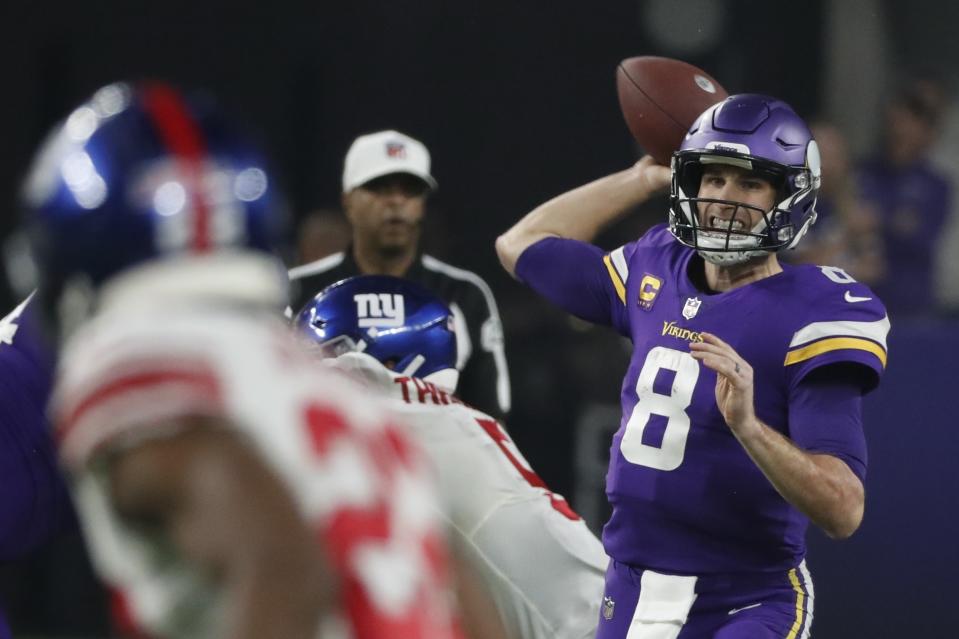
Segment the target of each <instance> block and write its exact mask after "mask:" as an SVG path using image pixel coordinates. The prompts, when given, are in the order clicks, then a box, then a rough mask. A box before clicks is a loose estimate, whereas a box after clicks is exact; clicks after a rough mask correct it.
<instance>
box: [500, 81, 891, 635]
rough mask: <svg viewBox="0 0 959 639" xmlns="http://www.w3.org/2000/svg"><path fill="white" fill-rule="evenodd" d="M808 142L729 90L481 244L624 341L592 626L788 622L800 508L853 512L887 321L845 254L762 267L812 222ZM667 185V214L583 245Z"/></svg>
mask: <svg viewBox="0 0 959 639" xmlns="http://www.w3.org/2000/svg"><path fill="white" fill-rule="evenodd" d="M820 181H821V170H820V158H819V151H818V147H817V145H816V142H815V140H813V138H812V135H811V134H810V133H809V129H808V128H807V126H806V124H805V123H804V122H803V121H802V119H800V118H799V117H798V116H797V115H796V114H795V112H794V111H793V110H792V109H791V108H790V107H789V106H788V105H787V104H785V103H783V102H782V101H779V100H776V99H774V98H770V97H767V96H760V95H751V94H745V95H736V96H731V97H729V98H727V99H726V100H725V101H723V102H721V103H719V104H717V105H715V106H714V107H711V108H710V109H708V110H707V111H706V112H704V113H703V114H702V115H701V116H700V117H699V118H698V119H697V121H696V123H695V124H694V125H693V126H692V128H691V129H690V131H689V133H688V134H687V136H686V138H685V140H684V141H683V144H682V146H681V148H680V150H679V151H678V152H677V153H675V154H674V156H673V159H672V167H671V168H666V167H662V166H657V165H655V164H654V163H653V161H652V158H649V157H646V158H643V159H642V160H640V161H639V162H638V163H637V164H636V165H635V166H633V167H632V168H630V169H627V170H626V171H622V172H620V173H616V174H613V175H610V176H607V177H604V178H601V179H599V180H596V181H594V182H591V183H589V184H587V185H585V186H582V187H580V188H578V189H575V190H573V191H570V192H569V193H566V194H564V195H561V196H559V197H557V198H555V199H553V200H550V201H549V202H547V203H545V204H543V205H541V206H540V207H538V208H537V209H535V210H534V211H533V212H531V213H530V214H528V215H527V216H526V217H524V218H523V219H522V220H521V221H520V222H518V223H517V224H516V225H515V226H514V227H513V228H512V229H510V230H509V231H508V232H506V233H505V234H504V235H503V236H501V237H500V238H499V239H498V240H497V252H498V253H499V256H500V260H501V261H502V262H503V264H504V266H505V267H506V269H507V270H508V271H510V272H511V273H512V274H513V275H514V276H515V277H517V278H518V279H520V280H522V281H523V282H525V283H526V284H528V285H529V286H530V287H532V288H533V289H534V290H536V291H537V292H539V293H540V294H542V295H544V296H545V297H547V298H549V299H550V300H552V301H553V302H555V303H556V304H558V305H560V306H562V307H563V308H565V309H566V310H568V311H569V312H571V313H573V314H575V315H577V316H579V317H581V318H583V319H587V320H589V321H592V322H595V323H599V324H606V325H609V326H611V327H612V328H614V329H615V330H617V331H618V332H620V333H621V334H623V335H625V336H627V337H629V338H630V339H631V340H632V342H633V354H632V358H631V362H630V366H629V369H628V370H627V372H626V376H625V378H624V380H623V387H622V400H621V401H622V410H623V417H622V421H621V424H620V428H619V430H618V431H617V433H616V435H615V436H614V438H613V444H612V448H611V454H610V466H609V472H608V474H607V478H606V492H607V495H608V498H609V500H610V503H611V505H612V507H613V512H612V516H611V518H610V520H609V522H608V523H607V524H606V526H605V528H604V531H603V542H604V545H605V547H606V551H607V553H608V554H609V556H610V557H611V559H612V561H611V562H610V567H609V569H608V571H607V576H606V591H605V593H604V595H603V597H604V599H603V607H602V614H601V619H600V623H599V630H598V634H597V637H599V638H600V639H614V638H615V639H622V638H624V637H625V638H628V639H644V638H645V639H676V638H679V639H699V638H706V637H709V638H713V637H716V638H720V639H746V638H749V639H757V638H759V639H766V638H770V639H772V638H774V637H775V638H788V639H798V638H801V637H807V636H808V635H809V629H810V624H811V621H812V613H813V592H812V582H811V580H810V576H809V572H808V570H807V569H806V565H805V561H804V557H805V541H804V538H805V532H806V528H807V525H808V522H809V521H810V520H812V522H813V523H814V524H816V525H817V526H819V527H820V528H822V529H823V530H824V531H825V532H826V533H827V534H828V535H830V536H832V537H835V538H845V537H848V536H849V535H851V534H852V533H853V532H854V531H855V530H856V529H857V528H858V526H859V524H860V522H861V520H862V515H863V508H864V489H863V480H864V478H865V472H866V446H865V437H864V433H863V427H862V422H861V401H862V396H863V394H864V393H866V392H868V391H870V390H872V389H873V388H875V386H876V385H877V384H878V382H879V378H880V376H881V375H882V372H883V369H884V368H885V365H886V334H887V332H888V329H889V320H888V319H887V317H886V313H885V309H884V307H883V306H882V304H881V303H880V301H879V300H878V299H877V298H876V296H875V295H874V294H873V293H872V292H871V291H870V290H869V289H868V288H867V287H865V286H863V285H862V284H859V283H857V282H856V281H855V280H853V279H852V278H851V277H849V276H848V275H847V274H846V273H845V272H844V271H842V270H841V269H837V268H833V267H826V266H823V267H820V266H811V265H804V266H790V265H786V264H780V262H779V261H778V259H777V257H776V252H777V251H779V250H784V249H790V248H792V247H794V246H795V245H796V244H797V243H798V242H799V241H800V239H801V238H802V236H803V235H804V234H805V232H806V231H807V229H808V228H809V226H810V225H811V224H812V223H813V222H815V218H816V212H815V201H816V195H817V192H818V190H819V185H820ZM667 184H671V189H670V210H669V219H668V222H669V223H668V225H661V226H656V227H654V228H652V229H650V230H649V231H648V232H647V233H646V234H645V235H644V236H643V237H641V238H640V239H639V240H637V241H634V242H630V243H628V244H626V245H625V246H622V247H620V248H617V249H615V250H613V251H609V252H606V251H603V250H602V249H599V248H597V247H596V246H593V245H591V244H589V243H588V242H589V241H590V240H591V239H592V238H593V237H594V236H595V235H596V233H597V232H598V231H599V230H600V229H601V228H603V227H604V226H605V225H606V224H608V223H610V222H612V221H614V220H615V219H617V218H618V217H620V216H622V215H623V214H625V212H627V211H628V210H629V209H630V208H631V207H633V206H635V205H636V204H639V203H641V202H643V201H644V200H646V199H648V198H649V197H650V196H651V195H652V194H654V193H655V192H656V191H658V190H660V189H663V188H665V187H666V186H667Z"/></svg>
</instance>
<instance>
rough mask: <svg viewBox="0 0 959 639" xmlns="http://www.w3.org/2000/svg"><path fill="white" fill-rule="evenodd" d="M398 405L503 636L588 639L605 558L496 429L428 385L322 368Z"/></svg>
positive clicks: (368, 367) (344, 361)
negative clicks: (436, 479) (484, 588)
mask: <svg viewBox="0 0 959 639" xmlns="http://www.w3.org/2000/svg"><path fill="white" fill-rule="evenodd" d="M329 363H330V365H332V366H334V367H335V368H337V369H339V370H344V371H347V372H349V373H351V375H352V376H353V377H355V378H357V379H360V380H362V381H364V383H366V384H367V385H369V386H372V387H375V388H378V389H381V390H382V391H384V392H386V393H387V394H389V395H390V396H392V397H394V398H395V399H396V400H398V401H397V407H396V411H395V412H396V413H397V417H398V418H399V419H400V420H401V421H402V422H403V423H404V425H406V426H407V427H408V428H409V429H410V430H411V432H412V433H413V434H414V435H415V436H416V439H417V440H418V441H419V443H420V445H421V447H422V448H423V449H424V450H425V451H426V453H427V456H428V457H429V458H430V460H431V461H432V462H433V465H434V466H435V468H436V471H437V473H438V476H439V485H440V493H441V498H442V501H443V502H444V503H445V506H446V513H447V516H448V518H449V520H450V523H451V525H452V528H453V531H454V539H456V541H457V542H458V543H459V545H460V546H462V547H463V548H465V549H466V553H467V554H468V555H469V556H470V559H471V560H472V562H473V563H474V564H475V566H476V567H477V569H478V572H479V574H480V575H481V576H482V578H483V580H484V581H485V583H486V585H487V586H488V588H489V590H490V591H491V594H492V596H493V599H494V600H495V602H496V605H497V608H498V609H499V611H500V613H501V616H502V617H503V621H504V623H505V625H506V629H507V631H508V632H509V635H510V636H511V637H521V638H523V639H573V638H575V639H582V638H585V637H592V636H593V635H594V634H595V631H596V626H597V624H598V622H599V608H600V602H601V600H602V598H603V583H604V575H605V571H606V564H607V562H608V558H607V557H606V554H605V552H604V551H603V547H602V544H600V542H599V540H598V539H596V536H595V535H593V533H591V532H590V531H589V529H588V528H587V527H586V524H585V523H584V522H583V520H582V519H581V518H580V517H579V515H577V514H576V513H575V512H574V511H573V510H572V509H571V508H570V506H569V504H568V503H567V502H566V500H564V499H563V498H562V497H561V496H560V495H557V494H555V493H552V492H550V491H549V489H548V488H547V487H546V485H545V484H544V483H543V481H542V479H540V478H539V476H538V475H537V474H536V473H535V472H534V471H533V469H532V468H530V466H529V464H528V463H527V462H526V460H525V459H524V458H523V455H522V454H521V453H520V452H519V450H518V449H517V448H516V446H515V444H514V443H513V441H512V440H511V439H510V437H509V435H508V434H507V433H506V431H505V430H504V429H503V427H502V426H501V425H500V424H499V423H498V422H497V421H496V420H494V419H493V418H492V417H490V416H489V415H486V414H485V413H481V412H480V411H478V410H475V409H473V408H470V407H468V406H466V405H464V404H462V403H461V402H460V401H459V400H457V399H455V398H454V397H452V396H451V395H449V394H448V393H446V392H445V391H443V390H440V389H439V388H438V387H436V386H435V385H433V384H431V383H429V382H426V381H423V380H421V379H417V378H413V377H408V376H400V375H396V374H394V373H392V372H390V371H389V370H387V369H386V368H385V367H383V366H382V365H381V364H380V363H379V362H378V361H377V360H375V359H373V358H372V357H370V356H368V355H364V354H362V353H348V354H345V355H341V356H340V357H338V358H337V359H336V360H332V361H330V362H329Z"/></svg>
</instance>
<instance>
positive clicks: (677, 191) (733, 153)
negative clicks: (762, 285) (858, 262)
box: [669, 94, 822, 264]
mask: <svg viewBox="0 0 959 639" xmlns="http://www.w3.org/2000/svg"><path fill="white" fill-rule="evenodd" d="M706 164H730V165H733V166H738V167H741V168H744V169H748V170H750V171H754V172H755V173H756V174H757V175H758V176H760V177H762V178H764V179H766V180H768V181H769V182H771V183H772V184H773V185H774V186H775V187H776V188H777V197H776V203H775V204H774V206H773V207H772V209H770V210H768V211H761V213H762V219H761V221H760V222H759V223H758V224H757V225H756V226H755V227H753V228H736V229H734V228H733V227H734V223H733V220H734V219H736V215H735V214H734V215H733V218H731V219H730V220H729V223H728V224H725V223H723V224H722V225H721V227H718V228H713V227H710V226H708V222H707V225H705V226H704V224H703V221H702V220H700V219H699V207H698V205H699V204H700V203H709V202H717V203H722V204H729V205H733V206H735V207H737V208H736V209H734V211H736V212H738V211H739V210H740V209H743V208H754V207H748V206H747V205H744V204H742V203H739V202H729V201H724V200H716V199H706V198H699V197H698V193H699V185H700V180H701V179H702V175H703V166H704V165H706ZM672 172H673V180H672V188H671V191H670V207H669V229H670V231H671V232H672V234H673V235H674V236H675V237H676V239H677V240H679V241H680V242H681V243H683V244H685V245H686V246H689V247H692V248H694V249H696V250H698V251H699V253H700V255H702V256H703V258H705V259H706V260H709V261H710V262H713V263H716V264H735V263H738V262H743V261H745V260H748V259H750V258H752V257H757V256H761V255H764V254H766V253H769V252H773V251H778V250H780V249H788V248H793V247H794V246H795V245H796V244H797V243H798V242H799V240H800V239H801V238H802V236H803V235H804V234H805V233H806V231H807V230H808V228H809V227H810V226H811V225H812V224H813V223H814V222H815V221H816V210H815V205H816V196H817V194H818V192H819V185H820V182H821V179H822V178H821V173H822V171H821V162H820V158H819V147H818V146H817V145H816V141H815V140H814V139H813V137H812V133H810V132H809V128H808V127H807V126H806V123H805V122H803V120H802V119H801V118H800V117H799V116H798V115H796V113H795V111H793V109H792V108H791V107H790V106H789V105H788V104H786V103H785V102H783V101H781V100H777V99H775V98H771V97H768V96H764V95H755V94H742V95H733V96H730V97H728V98H726V99H725V100H723V101H722V102H720V103H718V104H716V105H714V106H712V107H710V108H709V109H707V110H706V111H705V112H704V113H703V114H702V115H700V116H699V118H698V119H697V120H696V122H695V123H694V124H693V126H692V127H691V128H690V130H689V132H688V133H687V134H686V138H685V139H684V140H683V143H682V145H681V146H680V149H679V151H677V152H676V153H674V154H673V160H672ZM741 219H742V218H741V217H740V220H741Z"/></svg>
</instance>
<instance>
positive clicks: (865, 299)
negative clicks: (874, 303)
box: [843, 291, 872, 304]
mask: <svg viewBox="0 0 959 639" xmlns="http://www.w3.org/2000/svg"><path fill="white" fill-rule="evenodd" d="M843 297H844V298H845V300H846V301H847V302H849V303H850V304H855V303H856V302H868V301H869V300H871V299H872V298H871V297H857V296H855V295H853V294H852V293H851V292H850V291H846V294H845V295H844V296H843Z"/></svg>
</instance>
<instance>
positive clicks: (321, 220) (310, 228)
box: [296, 209, 351, 264]
mask: <svg viewBox="0 0 959 639" xmlns="http://www.w3.org/2000/svg"><path fill="white" fill-rule="evenodd" d="M350 233H351V232H350V224H349V222H347V221H346V217H345V216H344V215H343V213H341V212H340V211H335V210H333V209H317V210H315V211H310V212H309V213H307V214H306V216H305V217H304V218H303V219H302V220H300V223H299V226H298V227H297V231H296V258H297V264H308V263H310V262H315V261H316V260H319V259H322V258H324V257H326V256H327V255H332V254H334V253H339V252H340V251H343V250H345V249H346V247H347V246H349V244H350Z"/></svg>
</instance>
